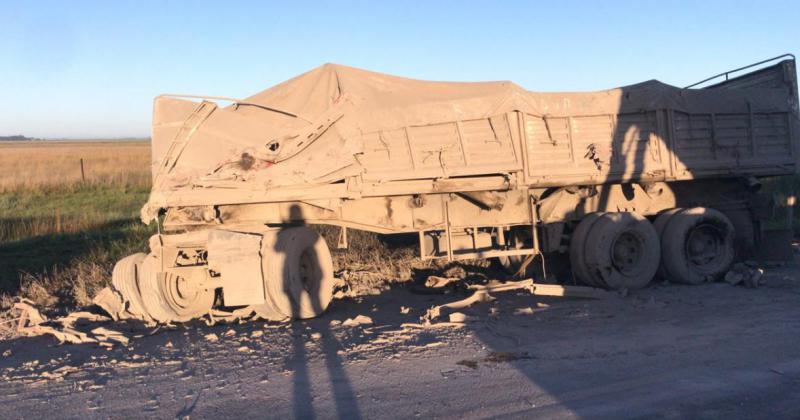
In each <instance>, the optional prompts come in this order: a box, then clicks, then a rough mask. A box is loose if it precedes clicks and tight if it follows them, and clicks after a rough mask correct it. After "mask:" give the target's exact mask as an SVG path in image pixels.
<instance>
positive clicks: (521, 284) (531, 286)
mask: <svg viewBox="0 0 800 420" xmlns="http://www.w3.org/2000/svg"><path fill="white" fill-rule="evenodd" d="M467 289H468V290H473V291H474V293H473V294H472V295H470V296H469V297H467V298H465V299H462V300H458V301H455V302H450V303H446V304H444V305H437V306H434V307H432V308H430V309H428V311H427V312H426V313H425V315H423V316H422V323H423V324H430V323H431V322H433V321H434V320H436V319H437V318H439V317H440V316H441V315H442V310H443V309H463V308H467V307H469V306H472V305H473V304H475V303H483V302H491V301H493V300H495V298H494V297H493V296H492V295H491V294H490V293H491V292H508V291H512V290H527V291H528V292H530V293H531V294H532V295H536V296H558V297H575V298H588V299H609V298H612V297H615V296H617V295H616V294H615V293H612V292H608V291H605V290H602V289H598V288H594V287H586V286H562V285H554V284H538V283H536V282H534V281H533V279H526V280H519V281H509V282H499V281H496V280H493V281H490V282H489V283H487V284H471V285H469V286H467ZM528 309H530V308H528ZM532 313H533V309H530V314H532ZM456 318H457V319H458V316H456ZM450 321H451V322H453V321H452V319H451V320H450Z"/></svg>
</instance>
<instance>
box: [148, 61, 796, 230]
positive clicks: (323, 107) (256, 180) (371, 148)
mask: <svg viewBox="0 0 800 420" xmlns="http://www.w3.org/2000/svg"><path fill="white" fill-rule="evenodd" d="M792 101H793V99H792V98H789V97H787V90H786V89H772V90H764V89H761V90H759V91H758V92H749V91H748V90H746V89H744V90H741V89H740V90H691V89H689V90H687V89H679V88H676V87H673V86H669V85H666V84H663V83H661V82H658V81H648V82H644V83H640V84H636V85H631V86H626V87H622V88H617V89H610V90H605V91H598V92H583V93H536V92H529V91H527V90H525V89H523V88H521V87H520V86H518V85H516V84H514V83H511V82H480V83H456V82H428V81H420V80H411V79H406V78H401V77H395V76H390V75H385V74H380V73H374V72H370V71H365V70H360V69H355V68H352V67H346V66H341V65H335V64H326V65H323V66H321V67H318V68H316V69H314V70H311V71H309V72H307V73H304V74H302V75H300V76H298V77H295V78H293V79H291V80H288V81H286V82H283V83H281V84H279V85H276V86H274V87H272V88H269V89H267V90H265V91H263V92H260V93H258V94H255V95H253V96H251V97H249V98H246V99H244V100H241V101H239V102H237V103H235V104H233V105H230V106H226V107H220V106H218V105H217V104H215V103H213V102H208V101H203V102H197V101H196V100H195V101H191V100H184V99H178V98H175V97H171V96H163V97H159V98H157V100H156V103H155V110H154V115H153V133H152V134H153V165H154V174H156V176H155V185H154V195H153V196H152V197H151V203H150V204H151V207H153V208H157V207H163V205H164V203H165V197H168V196H169V191H173V190H176V189H187V188H188V189H191V188H225V189H230V188H242V187H243V186H244V187H247V188H252V189H257V190H262V191H263V190H265V189H271V188H277V187H281V186H302V185H322V184H329V183H335V182H339V181H342V180H344V179H346V178H348V177H352V176H354V175H364V176H365V178H366V179H374V180H376V181H379V182H384V181H390V180H395V179H422V178H441V177H447V176H451V175H481V174H487V173H503V172H510V171H514V170H518V169H519V165H520V162H519V157H518V156H516V154H518V153H519V152H517V151H515V150H512V149H513V148H514V147H516V146H513V145H512V142H511V141H509V140H508V139H510V137H509V136H510V135H513V133H510V130H511V127H512V126H513V124H512V123H514V122H513V121H507V119H508V117H507V116H506V113H508V112H512V111H519V112H522V113H524V114H526V115H529V116H533V117H536V118H539V119H541V121H539V122H537V124H539V125H535V126H534V125H532V126H530V127H526V129H528V130H534V129H535V130H539V131H542V130H544V131H546V132H547V133H545V134H544V136H545V137H544V141H547V139H548V137H547V136H548V135H549V140H550V141H552V142H554V143H555V142H557V141H559V140H558V139H556V138H555V136H554V135H552V133H550V131H551V129H555V128H553V127H551V126H548V118H559V117H567V116H568V117H570V118H572V117H576V116H594V115H617V114H622V113H626V112H631V113H635V112H642V111H646V110H655V109H669V110H675V111H681V112H688V113H694V112H698V113H718V114H726V113H727V114H733V113H736V114H742V115H746V114H747V113H748V112H751V111H752V110H758V111H759V112H770V111H783V112H785V111H786V109H787V106H788V105H787V104H791V103H792ZM794 106H795V107H796V104H794ZM540 135H542V134H540ZM470 136H472V137H470ZM470 139H473V140H470ZM459 141H461V142H462V143H464V142H470V141H472V142H473V143H472V144H458V143H459ZM401 146H402V147H405V149H403V148H402V147H401ZM468 148H470V149H471V150H472V151H471V152H469V153H468V151H467V149H468ZM409 149H412V151H411V152H409ZM409 154H410V155H411V156H410V157H407V156H405V155H409ZM509 156H510V157H509ZM515 156H516V157H515ZM481 159H482V160H481ZM387 165H388V167H387ZM150 210H152V209H150ZM143 216H152V213H148V212H146V211H145V212H144V213H143ZM145 218H147V217H145Z"/></svg>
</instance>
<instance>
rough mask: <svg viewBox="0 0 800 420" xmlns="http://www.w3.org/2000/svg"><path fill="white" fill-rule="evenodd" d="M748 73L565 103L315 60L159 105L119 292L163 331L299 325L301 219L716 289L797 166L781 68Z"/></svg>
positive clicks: (309, 278)
mask: <svg viewBox="0 0 800 420" xmlns="http://www.w3.org/2000/svg"><path fill="white" fill-rule="evenodd" d="M771 63H774V64H771ZM757 64H758V66H756V67H754V68H758V70H752V69H751V68H749V67H751V66H748V68H742V69H737V70H735V71H734V72H735V73H730V72H729V73H725V74H723V75H720V76H724V80H723V81H721V82H719V83H716V84H710V83H712V82H713V81H711V80H707V81H704V87H703V88H683V89H681V88H676V87H673V86H670V85H666V84H663V83H660V82H658V81H648V82H644V83H640V84H636V85H631V86H626V87H622V88H617V89H611V90H606V91H599V92H580V93H537V92H529V91H526V90H524V89H522V88H521V87H519V86H517V85H515V84H513V83H510V82H486V83H450V82H427V81H419V80H411V79H405V78H400V77H394V76H389V75H384V74H379V73H373V72H369V71H365V70H359V69H355V68H351V67H345V66H340V65H333V64H326V65H324V66H321V67H318V68H316V69H314V70H311V71H310V72H308V73H305V74H302V75H300V76H298V77H296V78H294V79H291V80H288V81H286V82H284V83H281V84H279V85H277V86H274V87H272V88H270V89H267V90H265V91H263V92H261V93H258V94H256V95H254V96H251V97H249V98H247V99H244V100H237V99H230V98H212V97H186V96H180V97H179V96H176V95H163V96H160V97H158V98H156V100H155V105H154V112H153V127H152V130H153V131H152V142H153V145H152V146H153V159H152V161H153V165H152V171H153V189H152V193H151V195H150V198H149V200H148V202H147V204H146V205H145V206H144V208H143V209H142V213H141V215H142V220H143V221H144V222H146V223H150V222H153V221H156V222H157V223H159V226H160V230H159V234H158V235H156V236H154V237H153V238H151V241H150V253H149V254H147V255H145V254H137V255H132V256H129V257H127V258H125V259H123V260H122V261H120V262H119V263H118V264H117V266H116V267H115V270H114V278H113V282H114V285H115V287H116V288H117V290H119V291H120V292H121V293H122V294H123V295H124V297H125V298H126V300H127V301H128V302H129V307H128V310H129V311H131V312H134V313H138V314H142V315H143V316H145V317H150V318H152V319H155V320H159V321H175V320H177V321H182V320H187V319H190V318H193V317H196V316H198V315H201V314H204V313H206V312H207V311H209V310H210V309H211V308H212V306H214V305H224V306H226V307H237V306H243V307H249V308H250V309H253V310H254V311H257V312H258V313H260V314H262V316H265V317H275V318H286V317H291V318H308V317H314V316H316V315H319V314H320V313H322V312H323V311H324V310H325V308H326V307H327V306H328V304H329V303H330V301H331V295H332V288H333V280H334V279H333V268H332V262H331V256H330V252H329V250H328V247H327V245H326V243H325V241H324V240H323V239H322V238H321V237H320V236H319V235H318V234H317V233H316V232H315V231H314V230H312V229H309V228H308V227H306V225H313V224H326V225H335V226H340V227H341V234H340V238H339V239H340V240H339V242H340V245H341V246H346V241H347V229H361V230H366V231H371V232H377V233H381V234H394V233H416V234H418V235H419V242H420V254H421V255H420V257H421V258H424V259H431V258H447V259H474V258H496V259H498V261H499V262H500V263H501V264H503V266H505V267H506V268H508V269H509V270H510V271H512V272H514V271H517V270H520V268H524V267H525V266H528V263H529V262H530V259H531V258H532V257H533V256H541V257H542V258H545V259H547V258H548V257H550V256H554V257H555V256H558V255H562V256H563V257H564V259H567V258H568V260H569V266H571V270H570V272H571V276H566V277H565V276H562V277H563V278H564V279H566V280H569V281H573V279H574V280H577V281H578V282H581V283H583V284H588V285H593V286H599V287H605V288H610V289H621V288H628V289H635V288H641V287H644V286H646V285H647V284H648V283H649V282H650V281H651V280H652V279H653V278H654V277H655V276H660V277H662V278H664V279H669V280H670V281H676V282H682V283H690V284H694V283H700V282H705V281H709V280H713V279H717V278H719V277H720V276H721V275H722V274H724V272H725V271H726V270H727V269H728V267H729V266H730V265H731V263H732V261H733V260H734V259H735V258H737V256H738V257H743V256H747V255H748V254H749V253H752V252H753V249H754V248H755V247H756V246H757V245H758V243H759V240H760V238H759V234H758V233H759V232H760V228H759V214H761V213H763V209H764V207H765V205H766V203H765V202H764V200H762V199H761V198H760V196H759V195H758V194H757V193H756V190H757V189H758V186H759V182H758V178H759V177H765V176H777V175H788V174H794V173H795V171H796V168H797V158H798V149H797V147H798V146H797V143H798V142H797V136H798V133H800V124H799V123H800V120H799V119H798V94H797V77H796V71H795V61H794V57H793V56H788V55H787V56H782V57H777V58H776V59H773V60H771V61H770V60H768V61H767V62H762V63H757ZM734 76H737V77H734ZM715 80H716V79H715ZM220 103H226V104H227V105H225V106H222V105H220ZM554 259H558V258H554Z"/></svg>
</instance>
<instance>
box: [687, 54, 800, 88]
mask: <svg viewBox="0 0 800 420" xmlns="http://www.w3.org/2000/svg"><path fill="white" fill-rule="evenodd" d="M783 58H791V59H792V60H794V59H795V58H794V54H783V55H779V56H777V57H772V58H769V59H766V60H763V61H759V62H758V63H753V64H750V65H747V66H744V67H739V68H737V69H733V70H728V71H726V72H724V73H720V74H717V75H715V76H711V77H709V78H707V79H703V80H701V81H699V82H697V83H693V84H691V85H689V86H686V87H684V89H690V88H693V87H695V86H698V85H702V84H703V83H706V82H710V81H712V80H714V79H718V78H720V77H724V78H725V80H724V81H728V80H730V75H731V73H737V72H740V71H742V70H747V69H751V68H753V67H756V66H760V65H762V64H767V63H769V62H772V61H777V60H780V59H783ZM721 83H722V82H721Z"/></svg>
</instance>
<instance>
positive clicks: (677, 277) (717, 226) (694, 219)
mask: <svg viewBox="0 0 800 420" xmlns="http://www.w3.org/2000/svg"><path fill="white" fill-rule="evenodd" d="M734 235H735V229H734V227H733V224H732V223H731V221H730V220H728V218H727V217H726V216H725V215H724V214H722V213H721V212H719V211H717V210H714V209H710V208H705V207H695V208H691V209H686V210H682V211H680V212H678V213H676V214H675V215H673V216H672V217H671V218H670V220H669V222H668V223H667V225H666V226H665V228H664V234H663V235H662V237H661V246H662V255H663V256H662V262H663V264H664V269H665V270H666V272H667V273H668V274H669V279H670V280H671V281H675V282H679V283H686V284H700V283H704V282H707V281H714V280H718V279H719V278H720V277H722V276H723V275H724V274H725V273H726V272H727V271H728V268H730V266H731V264H732V263H733V260H734V256H735V252H734V246H733V239H734Z"/></svg>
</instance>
